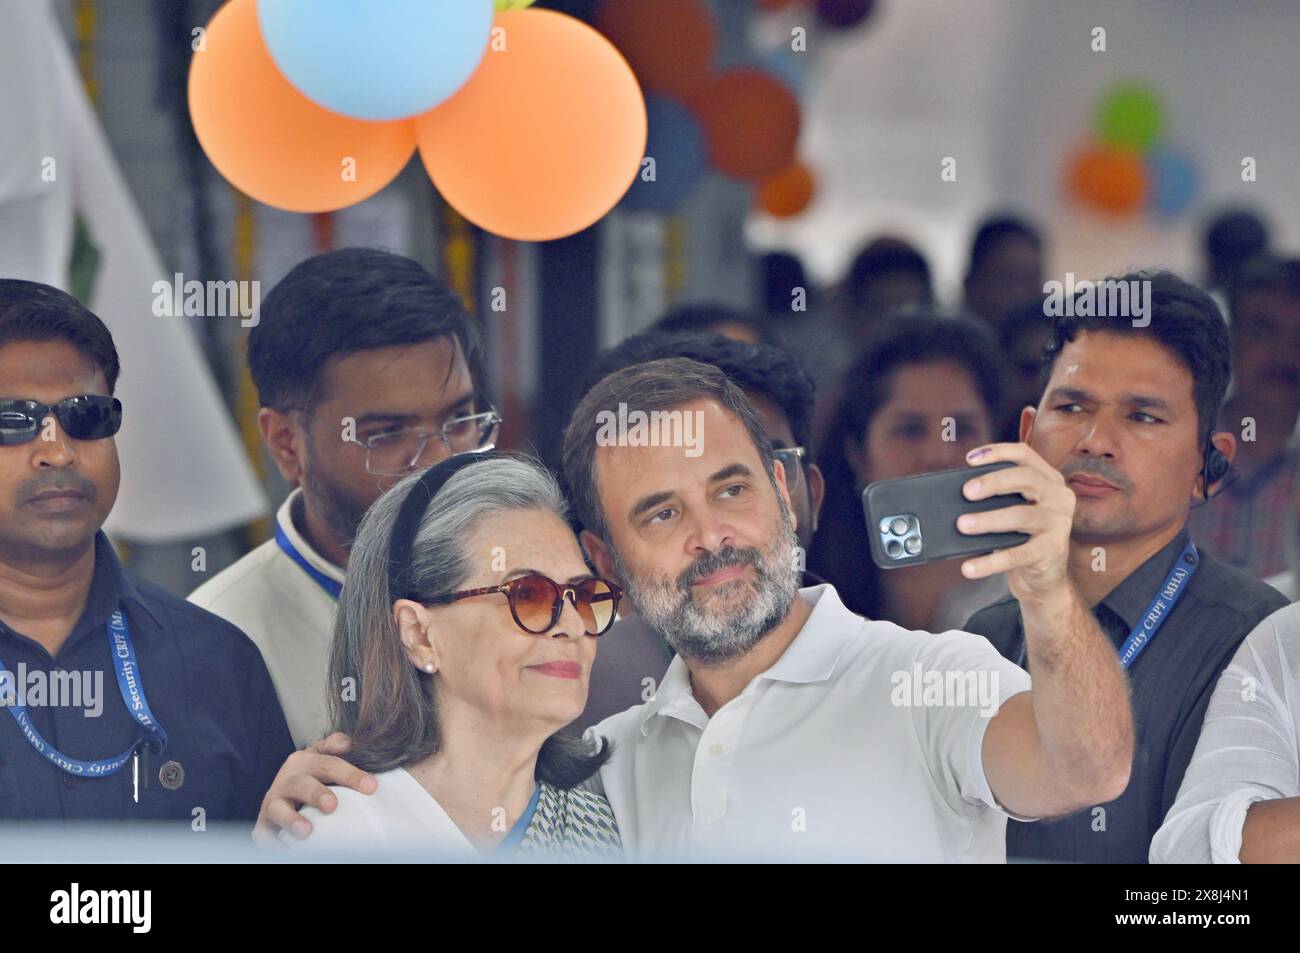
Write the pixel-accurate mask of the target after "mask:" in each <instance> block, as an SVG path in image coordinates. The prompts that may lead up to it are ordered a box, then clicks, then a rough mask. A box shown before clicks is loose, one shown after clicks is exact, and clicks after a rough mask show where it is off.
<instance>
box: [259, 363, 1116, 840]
mask: <svg viewBox="0 0 1300 953" xmlns="http://www.w3.org/2000/svg"><path fill="white" fill-rule="evenodd" d="M620 406H623V407H624V408H625V409H631V410H635V411H638V412H645V413H647V414H653V413H656V412H660V413H668V414H671V413H674V412H680V413H681V414H682V415H685V414H698V415H699V417H698V418H696V419H697V420H699V422H700V428H701V429H700V430H699V432H700V433H702V434H703V435H704V439H703V441H702V444H701V445H700V446H699V447H698V448H697V449H698V450H699V452H698V453H697V454H695V455H692V454H691V453H686V452H683V448H682V447H680V446H673V445H671V444H665V443H662V442H655V443H654V444H653V445H648V446H647V445H645V443H644V442H641V441H632V440H627V441H620V440H613V441H610V440H606V439H604V438H603V437H602V433H603V429H602V427H603V425H602V419H603V418H605V419H607V416H608V415H609V414H614V413H616V412H617V410H618V408H619V407H620ZM968 459H969V460H970V462H972V463H976V464H978V463H992V462H998V461H1003V460H1005V461H1009V462H1011V463H1013V464H1015V466H1012V467H1010V468H1008V469H1005V470H1000V471H998V472H996V473H993V474H989V475H987V476H984V477H981V478H980V479H978V480H974V481H971V483H969V484H967V486H966V488H965V489H966V493H967V495H968V496H969V497H970V498H971V499H983V498H985V497H987V496H994V495H998V494H1003V493H1020V494H1022V495H1023V496H1024V497H1025V498H1026V499H1027V500H1028V501H1029V502H1028V503H1026V504H1023V505H1019V506H1015V507H1010V508H1007V509H1002V510H997V511H991V512H987V513H975V514H967V515H965V516H963V517H962V523H961V528H962V529H963V531H966V532H971V533H982V532H1000V531H1004V530H1018V531H1021V532H1024V533H1027V534H1028V535H1029V536H1030V539H1029V540H1028V541H1027V542H1025V543H1024V544H1022V545H1020V546H1017V547H1014V548H1011V549H1005V550H1001V551H999V552H994V553H991V554H988V555H985V556H981V557H978V558H973V559H969V560H967V561H966V563H965V564H964V566H963V571H964V573H965V575H966V576H968V577H969V578H983V577H985V576H988V575H991V574H993V573H999V572H1004V573H1006V574H1007V580H1008V584H1009V585H1010V587H1011V590H1012V592H1014V593H1016V594H1017V595H1018V596H1019V597H1020V599H1021V602H1022V605H1023V606H1024V607H1025V627H1026V631H1027V632H1028V635H1029V654H1030V660H1031V664H1033V666H1034V667H1035V669H1036V677H1035V681H1034V685H1033V690H1032V691H1030V685H1029V680H1028V678H1027V677H1026V676H1025V674H1024V672H1023V671H1022V670H1020V669H1019V668H1017V667H1016V666H1014V665H1012V664H1011V663H1009V662H1007V661H1006V660H1004V659H1002V658H1001V657H999V656H998V654H997V653H996V652H995V651H994V650H993V649H992V647H991V646H990V645H989V644H988V643H987V641H985V640H984V639H981V638H977V637H974V636H971V635H969V634H966V633H960V632H947V633H942V634H939V635H934V636H931V637H928V638H926V637H921V636H918V634H917V633H915V632H909V631H907V630H904V629H902V628H900V627H898V626H896V625H894V624H892V623H889V622H873V621H868V620H866V619H863V618H862V617H860V616H856V615H854V614H853V613H851V612H849V611H848V610H847V609H845V608H844V606H843V604H842V603H841V602H840V601H839V599H838V597H837V596H836V594H835V590H834V587H833V586H830V585H821V586H814V587H810V588H805V589H802V590H800V589H799V588H798V585H799V576H798V574H797V573H796V572H795V566H794V564H793V560H792V558H791V557H792V555H793V552H794V547H795V545H796V539H797V537H796V526H795V522H794V518H793V517H792V515H791V507H790V498H789V491H788V489H787V485H786V479H785V472H784V468H783V466H782V465H781V464H780V463H779V462H777V461H776V460H775V459H774V457H773V453H772V446H771V443H770V442H769V440H768V438H767V437H766V435H765V434H764V431H763V427H762V424H761V422H760V420H759V418H758V416H757V414H756V413H755V412H754V409H753V408H752V406H751V405H750V404H749V401H748V400H747V399H746V398H745V396H744V394H743V393H742V392H741V390H740V389H739V388H738V387H737V386H736V385H735V384H733V383H732V382H730V381H729V380H728V379H727V377H726V375H725V374H723V373H722V371H720V370H718V369H717V368H714V367H711V366H708V365H704V364H700V363H698V362H695V361H691V360H686V359H679V358H675V359H667V360H658V361H651V362H649V363H646V364H640V365H637V366H634V367H629V368H625V369H623V370H621V371H618V372H616V373H614V374H611V375H609V376H608V377H606V378H604V379H603V380H601V381H600V382H599V383H597V384H596V385H595V386H594V387H593V388H592V389H591V390H590V391H589V392H588V393H587V395H586V396H585V397H584V398H583V399H582V401H581V402H580V404H579V405H578V407H577V409H576V410H575V411H574V413H573V416H572V417H571V419H570V425H569V428H568V430H567V431H566V434H565V442H564V466H565V476H566V478H567V480H568V483H569V486H570V488H571V491H572V493H573V498H574V504H575V506H576V509H577V511H578V514H579V516H580V517H581V519H582V522H583V525H584V527H585V528H586V530H587V531H588V533H587V534H585V535H584V541H585V542H586V544H587V546H588V550H589V554H590V555H591V557H592V560H593V562H594V563H595V566H596V568H597V570H598V571H599V572H600V573H602V574H605V575H608V576H611V577H613V578H617V579H618V580H619V582H620V583H621V584H622V585H623V586H624V587H625V589H626V593H627V596H628V598H630V600H631V601H632V603H633V604H634V606H635V608H636V609H637V611H638V613H639V614H640V616H641V617H642V618H643V619H644V620H645V621H646V622H647V623H648V624H649V625H651V626H652V627H654V628H655V630H656V631H658V632H659V633H660V634H661V635H663V637H664V638H665V639H666V640H667V641H668V643H669V644H670V645H672V646H673V648H674V649H675V650H676V652H677V658H675V659H674V661H673V662H672V664H671V665H670V666H669V670H668V672H667V673H666V674H665V676H664V679H663V682H662V684H661V685H660V687H659V690H658V692H657V694H656V695H655V697H654V698H653V699H651V700H650V701H648V702H647V703H645V704H643V705H639V706H637V707H634V708H631V709H628V710H627V711H625V712H622V713H620V714H617V715H613V716H611V717H610V718H607V719H605V720H604V721H602V722H601V723H600V724H599V725H597V726H596V727H595V728H593V729H592V732H594V733H595V734H596V735H598V736H600V737H602V738H605V739H607V740H608V741H610V742H612V744H613V754H612V757H611V758H610V760H609V761H608V763H607V764H606V765H605V766H604V767H603V768H602V769H601V771H600V774H599V775H598V783H599V787H600V788H601V789H603V791H604V793H605V794H606V795H607V796H608V799H609V801H610V804H611V806H612V807H613V809H614V813H615V816H616V819H617V822H618V825H619V830H620V835H621V837H622V840H623V843H624V845H625V847H626V848H627V849H628V851H629V852H630V853H631V854H632V856H634V857H638V858H652V859H654V858H663V857H680V856H683V855H685V856H688V857H692V858H697V859H698V858H706V859H708V858H716V857H724V856H726V857H734V856H737V855H740V856H745V857H751V858H752V857H761V858H767V859H780V858H791V857H800V858H808V859H844V858H859V859H863V858H869V859H877V860H889V859H892V860H912V861H926V860H928V861H946V862H963V861H986V862H997V861H1000V860H1002V859H1004V857H1005V825H1006V817H1007V816H1019V817H1041V816H1048V815H1059V814H1065V813H1068V812H1070V811H1073V810H1077V809H1078V808H1079V807H1080V806H1082V805H1085V804H1088V803H1092V802H1094V801H1096V800H1097V799H1098V798H1105V799H1111V798H1114V797H1116V796H1117V795H1118V794H1119V792H1120V791H1122V790H1123V788H1124V786H1125V784H1126V783H1127V781H1128V773H1129V767H1130V764H1131V762H1132V752H1133V749H1132V722H1131V716H1130V712H1129V706H1128V699H1127V693H1126V688H1125V685H1124V677H1123V672H1122V670H1121V669H1120V666H1119V664H1118V662H1117V661H1116V659H1115V655H1114V652H1113V651H1112V650H1111V649H1110V646H1109V644H1108V643H1107V642H1106V640H1105V638H1104V637H1103V635H1102V633H1101V631H1100V630H1099V628H1098V627H1097V623H1096V621H1095V620H1094V619H1093V618H1092V617H1091V615H1090V614H1089V613H1088V611H1087V609H1086V607H1085V605H1084V604H1083V602H1082V600H1081V598H1080V596H1079V594H1078V593H1077V591H1076V590H1075V587H1074V585H1073V583H1072V582H1071V581H1070V578H1069V575H1068V573H1067V564H1068V554H1069V546H1068V542H1069V534H1070V525H1071V517H1072V515H1073V509H1074V496H1073V494H1072V493H1070V491H1069V489H1068V488H1067V487H1066V485H1065V482H1064V480H1063V479H1062V478H1061V475H1060V474H1059V473H1058V472H1056V471H1055V470H1053V469H1052V468H1051V467H1049V466H1047V464H1046V463H1044V462H1043V460H1042V459H1041V458H1040V457H1039V456H1038V455H1037V454H1036V453H1035V452H1034V451H1033V450H1031V449H1030V448H1029V447H1026V446H1024V445H1023V444H995V445H991V446H986V447H982V448H979V449H977V450H975V451H973V452H972V453H971V454H970V455H969V456H968ZM503 611H504V609H503ZM918 669H920V670H921V671H923V672H926V673H937V674H938V675H939V676H940V678H941V680H944V677H945V676H947V675H950V674H952V675H957V676H960V677H961V678H962V680H963V681H964V680H965V677H966V676H973V677H974V678H975V679H976V680H980V679H983V680H985V681H987V682H989V683H991V684H992V685H993V686H994V687H995V696H996V697H995V698H994V701H995V704H994V706H993V710H992V711H988V710H986V709H982V708H981V707H980V706H978V705H977V704H976V703H974V700H973V699H967V700H959V699H957V698H955V697H947V696H946V695H945V694H944V693H943V692H940V693H938V694H937V695H936V696H935V697H930V696H929V695H927V696H926V697H924V698H915V697H913V698H910V699H901V698H900V697H899V694H898V692H897V687H898V679H899V677H900V676H902V677H903V678H906V677H909V676H910V674H911V673H913V672H915V671H917V670H918ZM366 777H368V776H366V775H364V774H363V773H362V772H359V771H357V770H356V769H352V768H350V767H349V766H347V765H346V764H345V763H343V762H341V761H339V759H331V758H327V757H326V756H325V755H323V754H322V753H319V752H299V753H297V754H295V755H293V756H292V757H291V758H290V759H289V761H288V762H287V763H286V765H285V767H284V768H283V769H282V770H281V772H280V774H279V775H278V776H277V779H276V782H275V784H274V785H273V786H272V790H271V792H270V793H269V794H268V796H267V799H266V801H265V802H264V805H263V819H264V821H266V822H268V824H273V825H278V826H280V827H286V826H291V827H292V829H293V832H294V833H295V835H296V836H304V835H305V834H306V833H308V832H309V827H307V828H304V827H303V825H306V824H307V822H306V820H305V819H303V818H301V817H300V816H299V815H297V814H296V813H295V810H294V809H295V806H296V805H297V804H299V803H302V802H303V801H304V800H306V801H309V802H310V803H313V804H321V803H322V800H324V803H325V804H329V803H330V802H331V801H332V800H333V796H332V795H330V794H329V792H328V791H327V790H326V789H325V787H324V786H323V785H322V784H320V783H319V780H320V779H326V780H329V781H334V782H336V783H343V784H346V785H347V786H349V787H353V788H356V789H358V790H361V785H362V784H364V783H365V779H366ZM313 779H315V780H313ZM322 810H324V811H326V812H328V808H326V807H322ZM263 826H266V825H263Z"/></svg>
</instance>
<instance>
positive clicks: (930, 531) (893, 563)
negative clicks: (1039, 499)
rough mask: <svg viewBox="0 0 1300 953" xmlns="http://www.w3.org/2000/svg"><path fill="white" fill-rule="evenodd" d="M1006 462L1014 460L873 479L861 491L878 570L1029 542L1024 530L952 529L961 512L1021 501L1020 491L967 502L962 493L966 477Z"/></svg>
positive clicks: (1000, 465) (998, 466) (997, 508)
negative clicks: (975, 531) (896, 477)
mask: <svg viewBox="0 0 1300 953" xmlns="http://www.w3.org/2000/svg"><path fill="white" fill-rule="evenodd" d="M1010 466H1015V464H1013V463H1010V462H1006V461H1003V462H1001V463H988V464H985V465H984V466H981V467H959V468H957V469H956V470H940V471H938V472H937V473H918V474H917V475H916V476H909V477H900V478H899V479H896V480H878V481H877V482H875V483H872V484H871V485H870V486H868V487H867V488H866V489H865V490H863V491H862V508H863V510H864V511H865V512H866V516H867V536H868V537H869V538H870V540H871V558H872V560H873V561H874V562H875V564H876V565H877V566H879V567H880V568H881V569H900V568H902V567H903V566H919V565H921V564H922V563H932V562H934V561H935V560H939V559H953V558H955V557H957V556H982V555H984V554H985V553H991V552H993V551H994V550H998V549H1009V548H1010V547H1012V546H1019V545H1020V544H1021V543H1023V542H1025V541H1026V540H1028V539H1029V535H1028V534H1027V533H979V534H977V535H974V536H972V535H968V534H966V533H963V532H961V531H960V530H958V529H957V517H959V516H961V515H962V514H963V513H982V512H984V511H986V510H999V509H1002V508H1003V507H1006V506H1017V505H1019V504H1021V503H1024V502H1026V500H1025V498H1024V497H1023V496H1021V495H1020V494H1019V493H1006V494H1001V495H998V496H990V497H987V498H985V499H983V500H968V499H966V497H964V496H963V495H962V492H961V488H962V487H963V486H964V485H965V484H966V483H967V482H968V481H970V480H973V479H975V478H976V477H978V476H979V475H980V474H983V473H992V472H993V471H994V470H1005V469H1006V468H1007V467H1010Z"/></svg>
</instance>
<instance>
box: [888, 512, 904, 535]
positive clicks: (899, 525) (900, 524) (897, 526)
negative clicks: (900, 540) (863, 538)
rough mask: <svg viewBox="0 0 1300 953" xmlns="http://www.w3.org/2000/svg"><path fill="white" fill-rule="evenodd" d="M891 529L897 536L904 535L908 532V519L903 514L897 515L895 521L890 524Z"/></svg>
mask: <svg viewBox="0 0 1300 953" xmlns="http://www.w3.org/2000/svg"><path fill="white" fill-rule="evenodd" d="M889 531H890V532H891V533H893V534H894V535H895V536H903V535H905V534H906V533H907V520H905V519H903V517H901V516H895V517H894V521H893V522H892V523H890V524H889Z"/></svg>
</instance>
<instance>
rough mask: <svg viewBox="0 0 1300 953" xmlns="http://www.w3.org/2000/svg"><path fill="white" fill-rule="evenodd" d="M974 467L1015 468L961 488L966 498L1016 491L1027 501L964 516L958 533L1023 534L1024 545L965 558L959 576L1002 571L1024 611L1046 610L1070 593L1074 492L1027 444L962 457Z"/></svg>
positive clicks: (1001, 445)
mask: <svg viewBox="0 0 1300 953" xmlns="http://www.w3.org/2000/svg"><path fill="white" fill-rule="evenodd" d="M966 461H967V463H969V464H970V465H972V466H983V465H984V464H988V463H999V462H1002V461H1006V462H1009V463H1012V464H1013V466H1010V467H1007V468H1006V469H1002V470H995V471H993V472H990V473H985V474H982V475H981V476H980V477H978V478H977V479H974V480H971V481H968V482H967V483H966V484H965V485H964V486H963V487H962V494H963V495H964V496H965V497H966V499H968V500H982V499H985V498H987V497H990V496H997V495H999V494H1010V493H1019V494H1020V495H1021V496H1023V497H1024V498H1025V499H1026V500H1028V502H1027V503H1022V504H1019V505H1016V506H1007V507H1003V508H1002V509H996V510H987V511H985V512H982V513H965V514H963V515H962V516H960V517H959V518H958V520H957V529H958V531H959V532H961V533H965V534H970V535H974V534H978V533H1002V532H1017V531H1018V532H1022V533H1026V534H1028V536H1029V540H1028V541H1027V542H1024V543H1021V544H1020V545H1019V546H1012V547H1010V548H1009V549H1000V550H997V551H996V552H992V553H989V554H988V555H986V556H978V557H975V558H973V559H967V560H966V561H965V562H963V563H962V566H961V570H962V575H964V576H965V577H966V578H968V579H983V578H984V577H986V576H992V575H995V574H997V573H1006V576H1007V585H1008V587H1009V588H1010V589H1011V594H1012V595H1014V596H1015V597H1016V599H1018V600H1019V601H1020V604H1021V606H1022V608H1023V607H1024V606H1025V605H1026V604H1027V603H1028V604H1031V605H1043V606H1047V605H1050V604H1051V603H1053V602H1058V603H1059V602H1060V601H1061V599H1062V598H1063V597H1068V596H1069V595H1071V593H1072V589H1073V587H1072V585H1071V583H1070V577H1069V562H1070V529H1071V525H1072V523H1073V520H1074V503H1075V499H1074V492H1073V491H1072V490H1071V489H1070V488H1069V486H1067V485H1066V482H1065V480H1064V478H1062V476H1061V474H1060V472H1059V471H1057V470H1056V469H1055V468H1054V467H1052V466H1051V465H1050V464H1048V463H1047V461H1046V460H1044V459H1043V458H1042V457H1040V456H1039V455H1038V453H1037V452H1036V451H1034V450H1033V449H1032V448H1031V447H1030V446H1029V445H1028V444H1025V443H993V444H987V445H985V446H983V447H979V448H977V449H975V450H972V451H971V452H970V453H968V454H967V455H966Z"/></svg>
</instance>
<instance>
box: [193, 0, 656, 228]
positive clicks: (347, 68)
mask: <svg viewBox="0 0 1300 953" xmlns="http://www.w3.org/2000/svg"><path fill="white" fill-rule="evenodd" d="M532 2H533V0H495V2H494V0H384V2H382V3H367V4H361V3H358V2H356V0H229V2H228V3H226V4H225V5H224V6H223V7H222V8H221V9H220V10H218V11H217V13H216V14H215V16H213V18H212V20H211V22H210V23H209V24H208V25H207V27H206V29H205V30H204V31H203V32H202V35H201V36H200V37H199V38H198V39H196V42H195V54H194V59H193V63H192V65H191V69H190V78H189V106H190V117H191V120H192V122H193V124H194V131H195V134H196V135H197V137H198V140H199V143H200V144H201V145H202V147H203V149H204V151H205V152H206V153H207V155H208V158H209V159H211V160H212V163H213V165H215V166H216V167H217V169H218V170H219V171H220V172H221V174H222V175H223V176H225V178H226V179H227V180H228V181H229V182H230V183H231V184H232V185H234V186H235V187H236V188H238V189H240V190H241V191H243V192H245V193H246V194H247V195H249V196H251V197H252V198H254V199H256V200H258V201H260V202H264V203H266V204H268V205H272V206H275V207H277V208H282V209H286V210H289V211H294V212H323V211H332V210H334V209H339V208H343V207H346V206H349V205H353V204H355V203H357V202H360V201H362V200H364V199H366V198H369V197H370V196H371V195H373V194H375V193H376V192H378V191H379V190H380V189H382V188H383V187H384V186H386V185H387V184H388V183H389V182H391V181H392V180H393V178H395V177H396V176H397V174H398V173H399V172H401V170H402V169H403V168H404V167H405V166H406V164H407V163H408V162H409V161H410V159H411V156H412V154H413V153H414V152H415V150H416V148H417V147H418V149H419V151H420V158H421V160H422V161H423V163H424V166H425V169H426V170H427V171H428V173H429V176H430V178H431V179H432V180H433V183H434V185H435V186H436V187H437V188H438V190H439V192H441V194H442V196H443V198H444V199H446V201H447V202H448V203H449V204H450V205H452V206H453V207H454V208H455V209H456V210H457V211H459V212H460V213H461V214H462V215H463V216H464V217H465V218H466V219H468V220H469V221H471V222H473V223H474V224H476V225H478V226H480V227H482V228H484V229H486V230H488V231H490V232H494V233H496V234H498V235H502V236H505V237H507V238H514V239H519V240H524V241H545V240H549V239H554V238H561V237H564V236H566V235H571V234H573V233H575V232H577V231H581V230H582V229H584V228H586V227H588V226H589V225H591V224H593V223H594V222H595V221H596V220H598V219H599V218H601V217H602V216H603V215H605V214H606V213H607V212H608V211H609V210H610V209H611V208H613V206H614V205H615V204H616V203H617V202H618V201H619V199H620V198H621V197H622V196H623V194H624V192H626V191H627V188H628V186H629V185H630V184H631V182H632V180H633V178H634V177H635V175H636V173H637V170H638V169H639V167H640V163H641V159H642V157H643V155H644V154H645V144H646V129H647V120H646V107H645V101H644V99H643V97H642V94H641V90H640V88H639V86H638V85H637V81H636V77H635V76H634V75H633V73H632V70H631V69H630V68H629V67H628V64H627V62H626V61H625V60H624V59H623V57H622V56H621V55H620V54H619V52H618V51H617V50H616V49H615V48H614V47H613V46H612V45H611V44H610V43H609V42H608V41H607V40H606V39H605V38H604V37H602V36H601V35H600V34H599V33H598V32H596V31H595V30H593V29H592V28H591V27H589V26H587V25H586V24H585V23H583V22H581V21H580V20H577V19H574V18H572V17H569V16H566V15H564V14H562V13H558V12H556V11H552V10H544V9H526V8H527V7H529V6H530V5H531V4H532Z"/></svg>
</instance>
